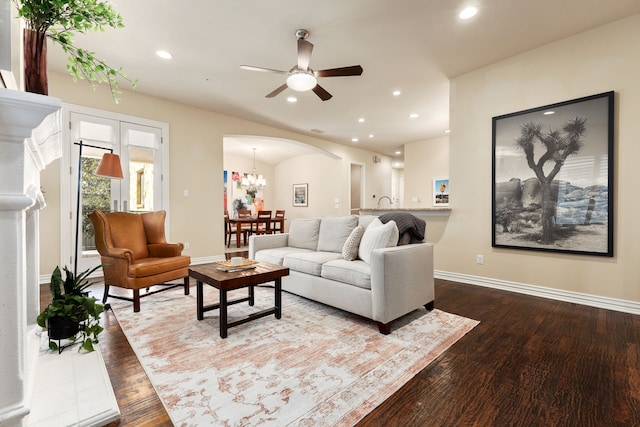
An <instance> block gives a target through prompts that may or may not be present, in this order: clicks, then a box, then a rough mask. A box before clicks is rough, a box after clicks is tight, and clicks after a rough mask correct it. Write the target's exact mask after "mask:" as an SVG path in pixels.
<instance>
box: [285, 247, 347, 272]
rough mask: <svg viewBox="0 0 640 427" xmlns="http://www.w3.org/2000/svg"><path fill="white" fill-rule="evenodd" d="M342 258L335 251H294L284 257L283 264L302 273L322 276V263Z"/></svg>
mask: <svg viewBox="0 0 640 427" xmlns="http://www.w3.org/2000/svg"><path fill="white" fill-rule="evenodd" d="M340 258H342V254H337V253H335V252H294V253H290V254H288V255H287V256H285V257H284V262H283V263H282V265H284V266H285V267H289V268H290V269H291V270H294V271H298V272H300V273H307V274H312V275H314V276H320V272H321V271H322V264H324V263H325V262H327V261H332V260H335V259H340Z"/></svg>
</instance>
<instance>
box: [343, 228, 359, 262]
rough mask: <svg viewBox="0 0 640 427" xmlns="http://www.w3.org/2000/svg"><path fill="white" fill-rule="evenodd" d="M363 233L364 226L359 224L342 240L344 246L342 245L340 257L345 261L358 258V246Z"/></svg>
mask: <svg viewBox="0 0 640 427" xmlns="http://www.w3.org/2000/svg"><path fill="white" fill-rule="evenodd" d="M363 234H364V227H363V226H361V225H359V226H357V227H356V228H354V229H353V230H352V231H351V233H350V234H349V237H347V240H345V242H344V246H342V258H344V259H346V260H347V261H353V260H355V259H356V258H358V248H359V247H360V240H362V235H363Z"/></svg>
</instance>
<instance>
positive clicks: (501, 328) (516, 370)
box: [42, 280, 640, 427]
mask: <svg viewBox="0 0 640 427" xmlns="http://www.w3.org/2000/svg"><path fill="white" fill-rule="evenodd" d="M42 288H43V292H42V294H43V304H44V303H48V301H49V298H50V297H49V296H48V295H47V287H46V286H43V287H42ZM96 294H97V296H99V295H98V292H97V293H96ZM100 294H101V291H100ZM435 306H436V308H438V309H441V310H444V311H447V312H450V313H455V314H459V315H461V316H465V317H469V318H472V319H476V320H479V321H480V324H479V325H478V326H477V327H476V328H475V329H473V330H472V331H471V332H470V333H469V334H467V335H466V336H464V337H463V338H462V339H461V340H459V341H458V342H457V343H455V344H454V345H453V346H452V347H451V348H450V349H449V350H448V351H446V352H445V353H444V354H442V355H441V356H440V357H438V358H437V359H436V360H435V361H434V362H433V363H431V364H430V365H429V366H427V367H426V368H425V369H423V370H422V371H421V372H420V373H419V374H418V375H416V377H414V378H413V379H412V380H411V381H409V382H408V383H407V384H405V386H404V387H402V388H401V389H400V390H399V391H398V392H396V393H395V394H394V395H393V396H391V397H390V398H389V399H387V401H385V402H384V403H383V404H382V405H381V406H379V407H378V408H376V409H375V410H374V411H373V412H371V413H370V414H369V415H368V416H367V417H365V418H364V419H363V420H362V421H361V422H360V423H359V424H358V426H363V427H364V426H367V427H370V426H385V427H388V426H640V316H636V315H631V314H625V313H619V312H614V311H609V310H603V309H597V308H592V307H586V306H581V305H576V304H570V303H564V302H559V301H553V300H548V299H543V298H536V297H530V296H526V295H520V294H516V293H511V292H505V291H499V290H494V289H489V288H483V287H479V286H474V285H466V284H460V283H455V282H450V281H443V280H436V303H435ZM142 310H144V300H143V302H142ZM103 323H104V327H105V331H104V332H103V333H102V334H101V339H100V348H101V351H102V354H103V357H104V360H105V363H106V365H107V369H108V371H109V374H110V376H111V382H112V384H113V388H114V391H115V394H116V399H117V401H118V405H119V406H120V411H121V412H122V418H121V420H120V421H119V422H115V423H112V424H110V427H113V426H117V425H119V426H171V425H172V424H171V421H170V419H169V417H168V415H167V413H166V411H165V410H164V408H163V406H162V403H161V402H160V400H159V399H158V397H157V395H156V394H155V391H154V389H153V387H152V386H151V383H150V382H149V380H148V378H147V376H146V374H145V373H144V370H143V369H142V367H141V366H140V364H139V363H138V360H137V358H136V356H135V354H134V353H133V350H132V349H131V347H130V346H129V344H128V342H127V340H126V338H125V337H124V334H123V333H122V330H121V329H120V326H119V325H118V322H117V321H116V318H115V316H114V314H113V313H112V312H107V313H106V314H105V315H104V316H103ZM371 327H372V328H375V327H376V326H375V324H373V323H372V326H371Z"/></svg>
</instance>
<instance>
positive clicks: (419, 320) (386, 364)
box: [112, 285, 478, 426]
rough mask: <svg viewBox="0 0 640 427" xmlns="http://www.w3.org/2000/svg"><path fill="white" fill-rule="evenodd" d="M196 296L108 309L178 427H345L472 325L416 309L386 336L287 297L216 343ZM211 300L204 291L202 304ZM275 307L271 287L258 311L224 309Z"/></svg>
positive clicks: (169, 295) (260, 294) (210, 316)
mask: <svg viewBox="0 0 640 427" xmlns="http://www.w3.org/2000/svg"><path fill="white" fill-rule="evenodd" d="M236 292H238V293H237V294H235V296H236V297H237V296H239V295H242V296H244V295H246V290H241V291H236ZM194 294H195V287H194V288H193V289H192V293H191V295H189V296H185V295H184V294H183V293H182V290H180V289H176V290H174V291H168V292H164V293H161V294H158V295H154V296H150V297H148V298H144V299H143V302H142V308H141V311H140V312H139V313H133V310H132V308H131V304H130V303H128V304H124V303H122V302H114V303H113V304H112V306H113V309H114V311H115V313H116V317H117V319H118V321H119V323H120V325H121V327H122V329H123V331H124V333H125V335H126V336H127V338H128V340H129V342H130V343H131V346H132V347H133V349H134V351H135V353H136V355H137V356H138V359H139V360H140V362H141V364H142V366H143V367H144V369H145V371H146V372H147V375H148V376H149V378H150V380H151V382H152V384H153V385H154V387H155V389H156V391H157V393H158V395H159V396H160V399H161V400H162V402H163V404H164V406H165V407H166V409H167V412H168V413H169V416H170V417H171V419H172V421H173V423H174V424H175V425H176V426H351V425H353V424H355V423H357V422H358V421H359V420H361V419H362V418H363V417H364V416H365V415H367V414H368V413H369V412H371V411H372V410H373V409H374V408H375V407H377V406H378V405H380V404H381V403H382V402H383V401H384V400H385V399H387V398H388V397H389V396H391V395H392V394H393V393H394V392H395V391H396V390H398V389H399V388H400V387H402V385H403V384H405V383H406V382H407V381H408V380H410V379H411V378H412V377H413V376H415V375H416V374H417V373H418V372H419V371H420V370H422V369H423V368H424V367H425V366H427V365H428V364H429V363H430V362H431V361H433V360H434V359H435V358H436V357H437V356H438V355H440V354H441V353H442V352H444V351H445V350H446V349H447V348H449V346H451V345H452V344H453V343H455V342H456V341H457V340H458V339H460V338H461V337H462V336H463V335H464V334H466V333H467V332H469V331H470V330H471V329H473V327H474V326H476V325H477V324H478V322H477V321H475V320H470V319H466V318H464V317H460V316H456V315H453V314H449V313H445V312H443V311H440V310H437V309H436V310H433V311H431V312H427V311H426V310H424V309H421V310H416V311H414V312H412V313H410V314H408V315H407V316H405V317H404V318H402V319H400V320H398V321H396V322H394V324H393V327H392V333H391V334H390V335H386V336H385V335H382V334H380V333H379V332H378V328H377V325H376V324H375V322H372V321H371V320H368V319H364V318H361V317H358V316H355V315H352V314H350V313H345V312H343V311H340V310H336V309H333V308H331V307H328V306H325V305H322V304H318V303H316V302H313V301H309V300H306V299H303V298H300V297H297V296H295V295H292V294H289V293H286V292H283V298H282V299H283V309H282V318H281V319H280V320H277V319H275V317H274V316H269V317H264V318H261V319H257V320H254V321H251V322H248V323H245V324H243V325H240V326H236V327H234V328H231V329H229V336H228V338H226V339H221V338H220V335H219V323H218V322H219V317H218V311H217V310H214V311H209V312H206V313H205V318H204V320H202V321H197V320H196V299H195V295H194ZM217 294H218V291H217V290H216V289H214V288H212V287H208V286H206V285H205V304H211V303H213V302H216V301H217V299H218V297H217ZM230 296H232V295H230ZM230 299H231V298H230ZM271 306H273V288H270V287H260V288H257V289H256V304H255V306H253V307H249V306H248V305H247V303H240V304H237V305H233V306H231V307H229V320H230V321H233V320H234V317H235V318H237V317H239V316H243V315H246V314H248V313H251V312H255V311H257V310H261V309H266V308H269V307H271Z"/></svg>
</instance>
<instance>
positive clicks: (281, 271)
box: [189, 262, 289, 338]
mask: <svg viewBox="0 0 640 427" xmlns="http://www.w3.org/2000/svg"><path fill="white" fill-rule="evenodd" d="M218 267H219V264H215V263H212V264H202V265H193V266H191V267H189V276H190V277H193V278H194V279H196V286H197V309H196V310H197V312H196V313H197V317H198V320H202V319H204V313H205V312H206V311H211V310H216V309H220V337H221V338H226V337H227V332H228V329H229V328H231V327H233V326H238V325H242V324H243V323H246V322H249V321H251V320H255V319H259V318H260V317H265V316H268V315H270V314H274V315H275V317H276V319H280V317H281V316H282V277H284V276H288V275H289V269H288V268H287V267H282V266H279V265H275V264H269V263H266V262H260V263H258V264H256V268H254V269H251V270H243V271H236V272H225V271H221V270H219V269H218ZM271 281H274V282H275V304H274V307H272V308H269V309H266V310H262V311H258V312H256V313H252V314H250V315H248V316H246V317H244V318H242V319H240V320H236V321H233V322H228V321H227V307H228V306H230V305H233V304H238V303H241V302H244V301H248V302H249V305H250V306H253V304H254V287H255V286H256V285H259V284H260V283H266V282H271ZM204 283H206V284H207V285H210V286H213V287H214V288H216V289H218V290H219V292H220V302H219V303H217V304H211V305H207V306H205V305H204V295H203V291H204V289H203V284H204ZM245 287H247V288H249V295H248V296H247V297H244V298H237V299H234V300H231V301H229V300H228V299H227V292H229V291H231V290H233V289H239V288H245Z"/></svg>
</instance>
